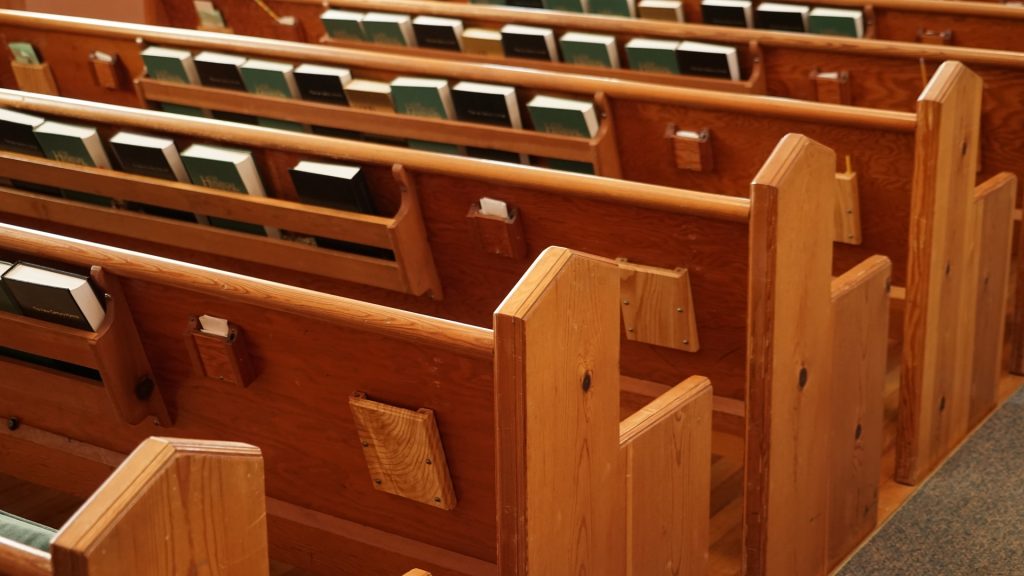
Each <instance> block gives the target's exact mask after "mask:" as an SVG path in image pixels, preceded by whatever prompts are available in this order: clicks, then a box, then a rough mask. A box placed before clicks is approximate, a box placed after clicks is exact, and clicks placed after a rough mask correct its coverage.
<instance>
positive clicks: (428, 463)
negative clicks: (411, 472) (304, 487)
mask: <svg viewBox="0 0 1024 576" xmlns="http://www.w3.org/2000/svg"><path fill="white" fill-rule="evenodd" d="M423 462H424V463H425V464H426V465H427V466H430V465H431V464H433V463H434V461H433V460H431V459H430V458H427V459H426V460H424V461H423Z"/></svg>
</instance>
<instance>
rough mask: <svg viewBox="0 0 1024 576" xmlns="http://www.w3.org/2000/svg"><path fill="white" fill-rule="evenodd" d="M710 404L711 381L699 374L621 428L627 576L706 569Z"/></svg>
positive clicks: (700, 573)
mask: <svg viewBox="0 0 1024 576" xmlns="http://www.w3.org/2000/svg"><path fill="white" fill-rule="evenodd" d="M711 406H712V395H711V383H710V382H709V381H708V380H707V379H706V378H702V377H697V376H695V377H693V378H689V379H687V380H686V381H685V382H681V383H679V384H677V385H676V386H674V387H672V388H671V389H670V390H669V391H668V392H666V393H664V394H662V395H661V396H659V397H658V398H657V399H655V400H654V401H653V402H651V403H650V404H648V405H647V406H644V407H643V408H641V409H640V410H638V411H637V412H635V413H634V414H633V415H631V416H630V417H629V418H627V419H625V420H623V421H622V423H621V424H620V425H619V445H620V446H621V449H622V455H623V459H624V466H625V473H626V498H627V500H626V515H627V522H628V528H627V532H626V544H627V548H628V554H629V556H628V559H627V565H626V572H625V575H626V576H668V575H672V574H681V573H685V574H690V575H692V576H705V575H706V574H707V573H708V528H709V526H708V523H707V522H704V518H708V517H709V516H710V496H711V486H710V484H711Z"/></svg>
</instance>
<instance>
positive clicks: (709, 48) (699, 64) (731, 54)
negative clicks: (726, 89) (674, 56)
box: [677, 40, 740, 80]
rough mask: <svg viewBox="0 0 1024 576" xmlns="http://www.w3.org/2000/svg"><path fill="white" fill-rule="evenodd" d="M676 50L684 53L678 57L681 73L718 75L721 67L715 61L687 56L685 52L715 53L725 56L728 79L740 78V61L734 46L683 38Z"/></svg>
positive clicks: (691, 53)
mask: <svg viewBox="0 0 1024 576" xmlns="http://www.w3.org/2000/svg"><path fill="white" fill-rule="evenodd" d="M677 51H679V52H683V53H684V54H682V55H680V58H679V71H680V72H681V73H683V74H702V75H709V76H719V75H720V74H721V70H722V69H721V67H720V66H718V63H717V62H710V61H708V59H704V58H693V57H689V58H688V57H687V53H688V54H690V55H693V54H715V55H722V56H724V57H725V62H726V65H727V67H728V71H729V79H730V80H739V79H740V61H739V55H738V54H737V52H736V47H735V46H729V45H725V44H709V43H707V42H695V41H693V40H683V41H682V43H680V44H679V48H677Z"/></svg>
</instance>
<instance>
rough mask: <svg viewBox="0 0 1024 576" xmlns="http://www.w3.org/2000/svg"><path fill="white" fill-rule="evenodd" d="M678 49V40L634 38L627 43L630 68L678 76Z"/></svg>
mask: <svg viewBox="0 0 1024 576" xmlns="http://www.w3.org/2000/svg"><path fill="white" fill-rule="evenodd" d="M678 47H679V41H678V40H659V39H654V38H633V39H632V40H630V41H629V42H626V58H628V59H629V67H630V68H632V69H633V70H642V71H644V72H662V73H665V72H667V73H671V74H678V73H679V62H678V60H677V59H676V48H678Z"/></svg>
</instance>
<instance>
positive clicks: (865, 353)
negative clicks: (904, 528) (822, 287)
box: [827, 256, 892, 570]
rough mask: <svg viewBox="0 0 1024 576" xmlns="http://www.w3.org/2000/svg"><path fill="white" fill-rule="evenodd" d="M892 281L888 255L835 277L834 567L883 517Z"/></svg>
mask: <svg viewBox="0 0 1024 576" xmlns="http://www.w3.org/2000/svg"><path fill="white" fill-rule="evenodd" d="M891 283H892V264H891V263H890V262H889V260H888V259H887V258H885V257H882V256H875V257H873V258H870V259H868V260H865V261H864V262H863V263H862V264H861V265H860V266H857V267H855V268H853V269H852V270H850V271H848V272H847V273H845V274H843V275H842V276H840V277H838V278H836V279H835V280H833V281H832V385H831V386H830V388H829V390H828V393H827V396H828V397H829V402H828V430H829V432H828V452H829V464H830V467H829V468H830V470H829V479H828V498H829V505H828V558H827V568H828V569H829V570H831V569H833V568H835V566H836V565H837V564H838V563H839V562H841V561H842V560H843V559H844V558H846V556H847V555H848V554H849V553H850V552H851V551H853V549H855V548H856V547H857V546H858V545H859V544H860V543H861V542H862V541H863V540H864V539H865V538H867V536H868V535H869V534H871V532H872V531H873V530H874V529H875V525H876V522H877V519H878V484H879V478H880V477H881V461H882V452H883V451H884V447H883V438H882V435H883V432H884V430H883V428H882V425H883V420H884V409H883V405H882V401H883V396H884V393H883V385H884V384H885V374H886V359H887V353H888V348H889V346H888V344H889V287H890V285H891Z"/></svg>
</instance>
